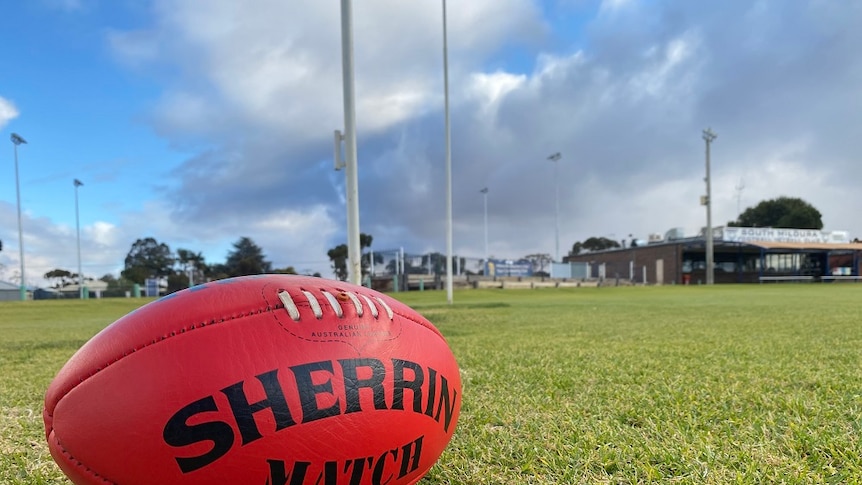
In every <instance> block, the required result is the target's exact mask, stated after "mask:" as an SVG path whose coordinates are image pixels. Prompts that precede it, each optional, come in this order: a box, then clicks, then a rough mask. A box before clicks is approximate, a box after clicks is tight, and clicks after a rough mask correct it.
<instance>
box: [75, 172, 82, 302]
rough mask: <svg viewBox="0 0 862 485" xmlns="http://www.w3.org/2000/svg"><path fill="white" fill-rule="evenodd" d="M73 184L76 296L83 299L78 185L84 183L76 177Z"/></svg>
mask: <svg viewBox="0 0 862 485" xmlns="http://www.w3.org/2000/svg"><path fill="white" fill-rule="evenodd" d="M73 183H74V185H75V228H76V230H77V231H78V298H79V299H82V300H83V299H84V271H83V270H82V269H81V218H80V212H79V211H78V187H80V186H82V185H84V183H83V182H81V181H80V180H78V179H75V181H74V182H73Z"/></svg>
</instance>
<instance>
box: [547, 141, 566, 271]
mask: <svg viewBox="0 0 862 485" xmlns="http://www.w3.org/2000/svg"><path fill="white" fill-rule="evenodd" d="M562 157H563V156H562V155H561V154H560V152H557V153H555V154H553V155H551V156H550V157H548V160H550V161H552V162H554V184H555V185H554V204H555V206H556V211H555V216H554V236H555V241H556V243H555V246H554V248H555V249H554V261H559V260H560V169H559V163H557V162H558V161H559V160H560V158H562Z"/></svg>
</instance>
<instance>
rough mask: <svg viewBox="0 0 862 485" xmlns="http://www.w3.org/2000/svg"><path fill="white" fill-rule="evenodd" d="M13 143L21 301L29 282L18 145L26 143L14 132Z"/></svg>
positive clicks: (24, 297) (24, 296)
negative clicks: (26, 267) (25, 270)
mask: <svg viewBox="0 0 862 485" xmlns="http://www.w3.org/2000/svg"><path fill="white" fill-rule="evenodd" d="M11 139H12V144H13V145H15V194H16V197H17V199H18V253H19V257H20V258H21V287H20V290H21V301H24V300H26V299H27V283H26V278H25V277H24V237H23V230H22V229H21V185H20V184H19V183H18V145H21V144H22V143H23V144H26V143H27V140H25V139H23V138H21V135H19V134H17V133H12V136H11Z"/></svg>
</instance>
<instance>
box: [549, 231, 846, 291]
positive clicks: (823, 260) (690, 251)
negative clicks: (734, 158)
mask: <svg viewBox="0 0 862 485" xmlns="http://www.w3.org/2000/svg"><path fill="white" fill-rule="evenodd" d="M702 232H703V231H702ZM713 237H714V242H715V245H714V250H713V254H714V262H715V266H714V270H713V273H714V276H715V282H716V283H761V282H768V281H838V280H852V281H856V280H859V279H860V274H862V267H860V266H862V243H859V242H853V241H851V240H850V237H849V235H848V233H847V232H844V231H831V232H829V231H818V230H811V229H775V228H768V227H767V228H762V227H758V228H752V227H727V228H722V227H719V228H716V229H715V232H714V233H713ZM564 261H567V262H573V263H588V265H589V266H588V267H589V269H590V273H591V274H590V277H593V278H605V279H612V278H619V279H622V280H630V281H634V282H635V283H648V284H699V283H705V282H706V238H705V237H704V234H700V235H698V236H695V237H683V236H682V234H681V232H680V231H679V230H678V229H675V230H673V231H668V233H667V234H666V235H665V237H664V238H659V237H656V236H655V235H652V236H650V238H649V241H648V242H647V244H644V245H638V246H636V247H628V248H620V249H611V250H606V251H595V252H589V253H582V254H578V255H575V256H569V257H567V258H564Z"/></svg>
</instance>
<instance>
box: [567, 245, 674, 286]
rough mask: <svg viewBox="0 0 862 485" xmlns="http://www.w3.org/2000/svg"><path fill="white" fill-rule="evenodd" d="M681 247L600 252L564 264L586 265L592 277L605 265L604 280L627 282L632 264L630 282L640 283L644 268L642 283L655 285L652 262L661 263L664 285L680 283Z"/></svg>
mask: <svg viewBox="0 0 862 485" xmlns="http://www.w3.org/2000/svg"><path fill="white" fill-rule="evenodd" d="M681 255H682V245H680V244H652V245H648V246H638V247H634V248H625V249H616V250H611V251H600V252H595V253H584V254H579V255H577V256H569V257H567V258H564V261H567V262H579V263H590V265H592V267H593V275H595V274H596V273H595V272H596V271H597V268H598V266H599V265H601V264H603V263H604V264H605V265H606V266H605V267H606V273H605V276H606V277H607V278H620V279H625V280H628V279H629V267H630V264H631V262H632V261H634V266H635V274H634V280H635V281H636V282H638V283H643V268H644V266H646V270H647V272H646V276H647V280H646V282H647V283H648V284H656V282H657V281H659V278H658V275H657V274H656V261H657V260H662V266H663V274H662V278H661V280H662V281H663V283H664V284H666V285H670V284H674V283H676V284H679V283H681V264H682V258H681Z"/></svg>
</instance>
